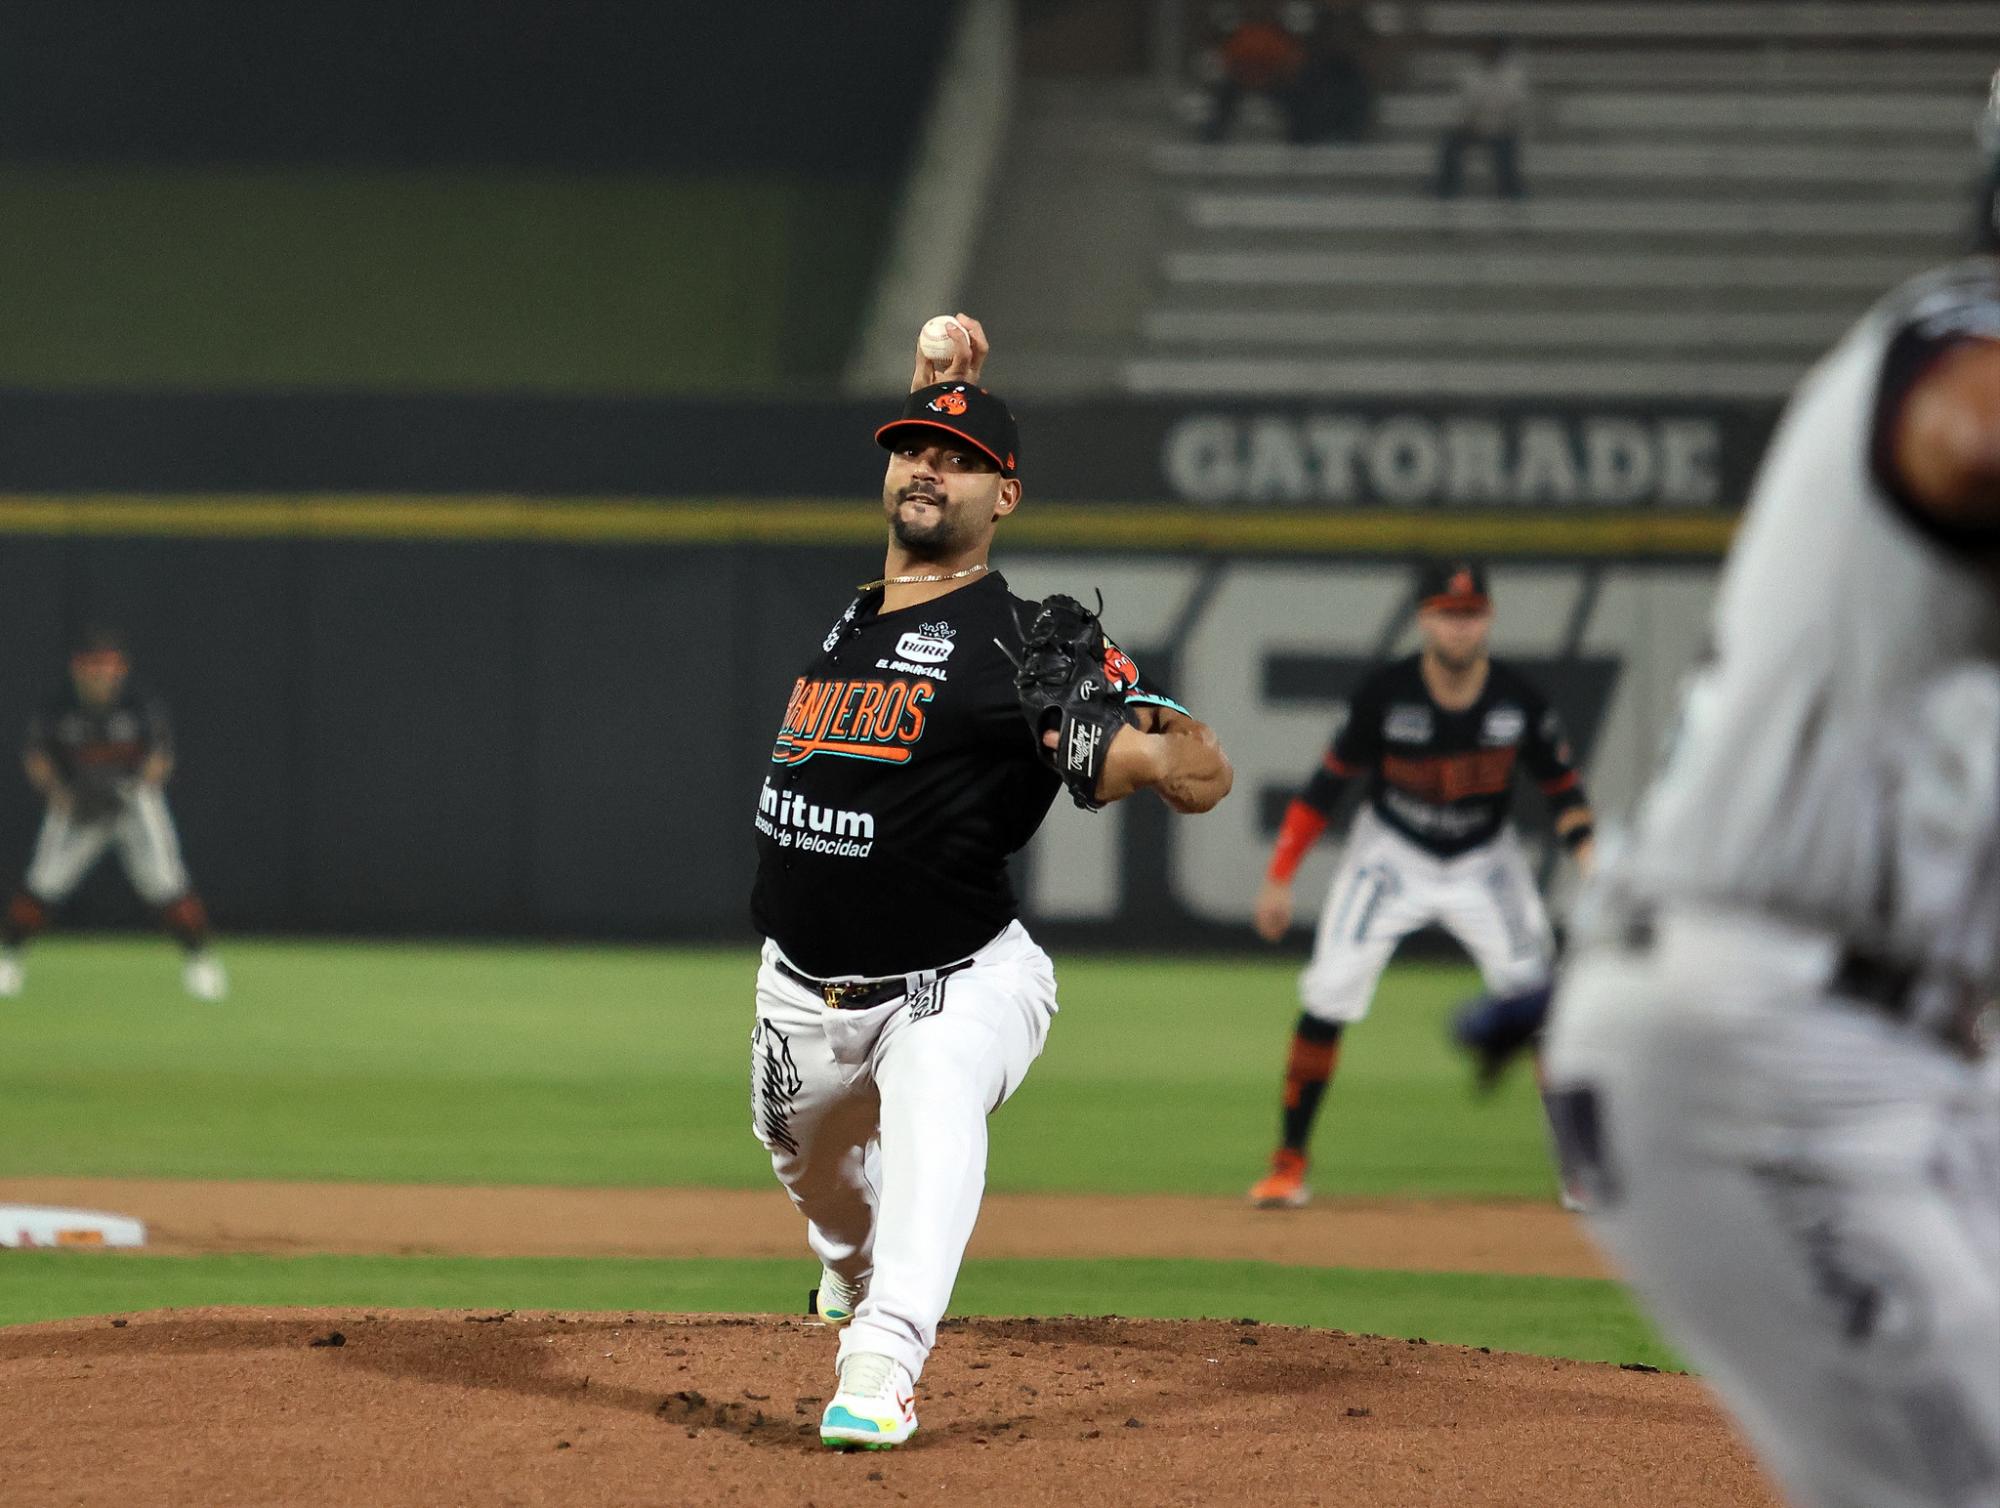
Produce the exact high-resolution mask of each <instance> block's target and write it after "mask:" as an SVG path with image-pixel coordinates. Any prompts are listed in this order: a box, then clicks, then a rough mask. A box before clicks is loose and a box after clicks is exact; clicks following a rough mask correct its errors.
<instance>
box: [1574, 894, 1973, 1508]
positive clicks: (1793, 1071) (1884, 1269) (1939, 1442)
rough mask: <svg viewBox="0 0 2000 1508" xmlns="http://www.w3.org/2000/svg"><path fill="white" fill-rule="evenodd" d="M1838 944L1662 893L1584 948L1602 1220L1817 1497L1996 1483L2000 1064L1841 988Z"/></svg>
mask: <svg viewBox="0 0 2000 1508" xmlns="http://www.w3.org/2000/svg"><path fill="white" fill-rule="evenodd" d="M1839 952H1840V945H1839V943H1838V942H1837V941H1836V940H1834V939H1833V938H1831V937H1829V936H1827V935H1825V934H1822V933H1814V932H1808V931H1801V930H1799V929H1797V928H1794V927H1791V926H1788V925H1786V924H1783V923H1779V922H1777V921H1774V920H1771V919H1769V918H1765V917H1760V916H1758V915H1756V914H1754V913H1736V914H1729V913H1723V912H1712V911H1710V912H1703V911H1691V910H1681V911H1669V912H1666V913H1664V914H1662V915H1661V916H1660V917H1659V919H1658V920H1657V921H1656V922H1655V923H1654V926H1653V933H1652V940H1651V941H1650V943H1649V944H1641V943H1639V942H1637V941H1634V942H1632V943H1618V942H1614V941H1610V940H1605V941H1602V942H1595V943H1593V944H1591V945H1590V946H1588V947H1587V948H1586V949H1585V950H1584V951H1583V952H1582V953H1581V954H1580V955H1579V956H1578V957H1577V958H1576V959H1575V961H1574V962H1573V963H1572V965H1571V966H1570V967H1569V968H1568V969H1567V970H1566V971H1565V979H1564V983H1563V985H1562V988H1561V991H1560V994H1559V996H1558V999H1557V1002H1556V1008H1555V1015H1554V1025H1553V1027H1552V1030H1551V1038H1550V1048H1549V1053H1548V1057H1547V1060H1546V1061H1547V1066H1548V1070H1549V1081H1550V1082H1549V1095H1550V1102H1551V1103H1550V1113H1551V1116H1552V1118H1553V1119H1555V1120H1556V1122H1557V1126H1558V1130H1557V1135H1558V1140H1559V1142H1562V1143H1563V1144H1564V1153H1565V1161H1566V1164H1569V1165H1570V1166H1569V1169H1568V1171H1569V1173H1570V1176H1571V1177H1572V1178H1577V1179H1580V1181H1581V1182H1582V1184H1583V1185H1584V1187H1585V1190H1586V1192H1587V1193H1588V1194H1590V1195H1591V1196H1592V1198H1593V1200H1594V1202H1595V1203H1596V1204H1597V1205H1598V1206H1599V1207H1598V1208H1597V1209H1596V1210H1595V1211H1594V1213H1593V1214H1592V1218H1591V1226H1592V1230H1593V1233H1594V1234H1595V1235H1596V1237H1597V1238H1598V1240H1599V1241H1600V1242H1601V1244H1602V1245H1603V1246H1604V1248H1605V1250H1606V1251H1607V1253H1608V1254H1609V1255H1610V1256H1611V1258H1612V1259H1613V1260H1614V1261H1615V1262H1616V1263H1617V1265H1618V1266H1619V1267H1620V1268H1621V1269H1622V1270H1623V1271H1624V1272H1625V1274H1626V1275H1627V1276H1628V1277H1629V1278H1630V1280H1631V1282H1632V1284H1633V1286H1634V1287H1635V1288H1636V1289H1637V1290H1638V1292H1639V1294H1640V1295H1641V1296H1642V1297H1643V1298H1644V1299H1645V1301H1646V1303H1647V1304H1648V1306H1649V1307H1650V1308H1651V1309H1652V1311H1653V1313H1654V1314H1655V1316H1657V1317H1658V1319H1659V1320H1660V1322H1661V1324H1662V1326H1663V1327H1664V1328H1665V1330H1666V1333H1667V1335H1668V1336H1669V1337H1670V1338H1671V1339H1672V1340H1673V1342H1674V1344H1675V1345H1677V1346H1678V1347H1680V1348H1681V1349H1682V1350H1683V1352H1684V1353H1685V1354H1686V1355H1687V1356H1688V1358H1689V1359H1690V1360H1691V1361H1692V1362H1694V1363H1695V1364H1696V1365H1697V1366H1698V1367H1699V1368H1700V1369H1701V1371H1702V1372H1703V1373H1704V1374H1705V1376H1706V1377H1707V1379H1708V1381H1709V1382H1710V1383H1711V1384H1712V1385H1713V1386H1714V1387H1715V1389H1716V1391H1717V1392H1719V1393H1720V1394H1721V1395H1722V1396H1723V1398H1724V1399H1725V1400H1726V1401H1727V1402H1728V1404H1729V1406H1730V1407H1731V1408H1732V1409H1733V1410H1734V1411H1735V1414H1736V1417H1737V1419H1738V1420H1739V1421H1740V1422H1741V1423H1742V1425H1743V1427H1744V1429H1745V1430H1746V1431H1747V1432H1748V1434H1749V1436H1750V1438H1751V1440H1752V1442H1753V1443H1754V1444H1755V1446H1756V1447H1757V1450H1758V1451H1759V1453H1760V1454H1761V1456H1762V1457H1763V1460H1764V1462H1765V1464H1766V1465H1767V1466H1768V1467H1769V1468H1770V1469H1771V1471H1772V1472H1773V1474H1774V1475H1775V1476H1776V1477H1777V1478H1778V1479H1779V1480H1780V1482H1781V1483H1782V1484H1783V1485H1784V1487H1785V1489H1786V1490H1787V1492H1788V1493H1789V1494H1790V1495H1791V1497H1792V1500H1793V1501H1794V1502H1795V1503H1798V1504H1800V1505H1803V1508H1996V1505H2000V1063H1996V1061H1995V1060H1993V1059H1990V1058H1989V1059H1988V1061H1987V1062H1986V1063H1985V1064H1984V1065H1983V1066H1982V1065H1979V1064H1975V1063H1974V1062H1972V1061H1969V1060H1968V1059H1967V1058H1965V1057H1963V1056H1961V1055H1959V1054H1958V1053H1957V1052H1955V1051H1953V1050H1952V1049H1950V1048H1948V1047H1946V1046H1945V1045H1944V1043H1943V1042H1941V1041H1940V1040H1938V1039H1937V1038H1935V1037H1932V1036H1929V1035H1926V1034H1924V1033H1922V1032H1921V1031H1919V1030H1918V1029H1916V1028H1913V1027H1910V1026H1907V1025H1904V1024H1902V1023H1899V1022H1897V1021H1894V1020H1891V1019H1890V1018H1889V1017H1887V1016H1886V1015H1883V1014H1882V1013H1880V1012H1879V1011H1877V1010H1876V1009H1874V1008H1872V1007H1870V1006H1868V1005H1865V1004H1862V1003H1858V1002H1853V1001H1846V1000H1842V999H1840V998H1838V997H1837V996H1834V995H1833V994H1832V993H1831V992H1830V991H1829V990H1828V988H1827V982H1828V981H1829V980H1830V979H1831V978H1832V977H1833V971H1834V968H1835V965H1836V961H1837V958H1838V956H1839Z"/></svg>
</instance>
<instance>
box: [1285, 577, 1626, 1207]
mask: <svg viewBox="0 0 2000 1508" xmlns="http://www.w3.org/2000/svg"><path fill="white" fill-rule="evenodd" d="M1417 600H1418V607H1417V632H1418V635H1419V637H1420V639H1421V640H1422V643H1423V649H1422V652H1421V653H1419V654H1415V655H1411V656H1409V657H1408V658H1406V659H1401V660H1396V661H1393V662H1391V663H1389V664H1386V665H1383V666H1381V667H1380V668H1379V669H1377V670H1375V671H1374V672H1373V673H1372V674H1370V675H1369V676H1368V677H1367V679H1365V680H1364V681H1363V682H1362V683H1361V686H1360V688H1359V689H1358V690H1357V691H1356V692H1355V694H1354V697H1353V700H1352V701H1351V702H1350V704H1349V707H1348V714H1347V721H1346V723H1345V724H1344V725H1342V727H1341V729H1340V731H1339V733H1338V734H1336V735H1335V737H1334V739H1333V742H1332V745H1331V746H1330V747H1329V748H1328V750H1327V752H1326V756H1325V758H1324V759H1323V760H1322V761H1321V762H1320V766H1319V768H1318V769H1316V770H1314V771H1313V774H1312V778H1311V779H1310V780H1309V781H1308V782H1307V783H1306V787H1305V790H1304V791H1303V792H1301V794H1300V795H1299V796H1298V797H1297V798H1296V799H1295V800H1293V802H1292V804H1291V806H1290V807H1289V808H1287V810H1286V812H1285V818H1284V824H1283V826H1282V828H1281V829H1280V831H1279V833H1278V841H1277V845H1276V847H1275V848H1274V849H1273V851H1272V854H1271V863H1270V868H1269V870H1268V871H1267V873H1266V875H1265V879H1264V885H1263V889H1262V890H1261V891H1260V892H1259V894H1258V897H1257V907H1256V927H1257V932H1258V935H1259V936H1261V937H1263V938H1264V939H1265V940H1266V941H1268V942H1276V941H1278V940H1279V939H1280V938H1282V937H1283V936H1284V935H1285V931H1286V929H1287V928H1288V927H1289V926H1290V925H1291V921H1292V879H1293V876H1294V875H1295V874H1296V873H1297V872H1298V867H1299V864H1300V863H1301V861H1303V860H1304V858H1305V856H1306V853H1307V852H1308V850H1310V849H1311V847H1312V845H1313V844H1314V843H1316V842H1318V841H1319V837H1320V834H1321V833H1323V832H1325V831H1326V826H1327V822H1328V819H1329V818H1330V817H1331V815H1332V813H1333V811H1334V809H1335V807H1336V806H1337V805H1338V804H1339V802H1340V799H1341V797H1342V794H1343V793H1344V792H1345V791H1346V790H1347V788H1348V787H1349V786H1350V785H1352V784H1353V783H1355V782H1357V781H1358V782H1362V783H1363V784H1364V790H1365V800H1364V802H1363V805H1362V807H1361V810H1360V812H1359V813H1358V814H1357V815H1356V816H1355V819H1354V826H1353V828H1352V830H1351V831H1350V833H1349V834H1348V839H1347V848H1346V851H1345V853H1344V854H1343V855H1342V859H1341V865H1340V869H1339V871H1338V873H1337V874H1336V875H1335V877H1334V881H1333V886H1332V888H1331V889H1330V890H1329V891H1328V892H1327V897H1326V906H1325V909H1324V910H1323V911H1322V912H1321V913H1320V919H1319V931H1318V933H1317V934H1316V936H1315V937H1314V940H1313V953H1312V961H1311V963H1310V964H1308V965H1307V967H1306V971H1305V973H1304V974H1303V975H1301V976H1300V979H1299V998H1300V1000H1301V1002H1302V1003H1303V1005H1304V1007H1305V1009H1304V1011H1303V1012H1302V1013H1301V1014H1300V1016H1299V1019H1298V1024H1297V1025H1296V1026H1295V1027H1294V1028H1293V1032H1292V1044H1291V1050H1290V1053H1289V1054H1288V1056H1287V1059H1286V1063H1285V1084H1284V1096H1283V1101H1282V1105H1281V1107H1280V1114H1279V1141H1278V1148H1277V1150H1276V1151H1275V1152H1274V1153H1272V1155H1271V1168H1270V1171H1269V1173H1267V1174H1266V1175H1265V1176H1264V1177H1263V1178H1262V1179H1260V1180H1259V1181H1258V1182H1257V1183H1256V1184H1254V1185H1253V1186H1252V1187H1251V1189H1250V1198H1251V1201H1252V1202H1253V1203H1255V1204H1257V1205H1258V1206H1260V1207H1262V1208H1266V1209H1283V1208H1296V1207H1298V1206H1300V1205H1303V1204H1305V1203H1306V1202H1307V1201H1308V1200H1309V1199H1310V1198H1311V1197H1312V1195H1311V1191H1310V1190H1309V1189H1308V1188H1307V1186H1306V1161H1307V1159H1306V1149H1307V1145H1308V1143H1309V1141H1310V1140H1311V1137H1312V1128H1313V1120H1314V1118H1315V1117H1316V1116H1317V1115H1318V1113H1319V1107H1320V1102H1321V1100H1322V1099H1323V1098H1324V1096H1325V1094H1326V1087H1327V1084H1328V1083H1329V1082H1330V1081H1331V1079H1332V1077H1333V1072H1334V1068H1335V1066H1336V1064H1337V1063H1338V1062H1339V1057H1340V1044H1341V1038H1342V1036H1343V1035H1344V1033H1345V1032H1346V1030H1347V1028H1348V1026H1349V1025H1351V1024H1352V1023H1354V1022H1356V1021H1359V1020H1361V1019H1362V1017H1364V1016H1366V1015H1367V1014H1368V1007H1369V1003H1370V1001H1371V1000H1372V999H1373V998H1374V994H1375V986H1376V985H1377V983H1379V982H1380V980H1381V977H1382V971H1383V969H1385V968H1386V967H1387V966H1388V963H1389V959H1390V956H1391V955H1392V954H1394V953H1395V951H1396V948H1397V945H1398V944H1399V943H1401V942H1402V940H1403V939H1404V938H1406V937H1408V936H1409V935H1410V934H1411V933H1412V932H1415V931H1417V930H1418V929H1419V928H1422V927H1425V926H1429V925H1431V924H1432V923H1436V924H1438V925H1440V926H1442V927H1443V928H1444V929H1445V930H1446V931H1448V932H1450V933H1451V935H1452V936H1453V937H1455V938H1457V939H1458V941H1459V942H1460V943H1461V944H1462V945H1463V946H1464V948H1465V950H1466V951H1467V952H1468V953H1470V954H1471V955H1472V957H1473V960H1474V962H1476V963H1477V964H1478V965H1479V972H1480V974H1481V975H1482V976H1484V978H1485V981H1486V988H1487V989H1488V990H1490V991H1493V992H1495V993H1504V994H1511V993H1514V992H1517V991H1521V990H1526V989H1531V988H1534V987H1536V986H1538V985H1542V984H1545V983H1546V982H1547V979H1548V972H1549V965H1550V960H1551V958H1552V957H1553V936H1552V933H1551V931H1550V927H1549V920H1548V914H1547V912H1546V911H1545V910H1544V909H1543V906H1542V898H1541V895H1540V894H1539V892H1537V890H1536V888H1535V880H1534V876H1533V875H1532V874H1531V873H1530V872H1529V870H1528V862H1527V859H1526V858H1525V856H1524V855H1523V854H1522V851H1521V846H1520V843H1519V841H1518V840H1517V839H1516V838H1515V836H1514V831H1513V829H1512V827H1511V826H1510V825H1509V822H1508V817H1509V813H1510V811H1511V809H1512V806H1513V789H1514V781H1515V774H1516V771H1517V769H1525V770H1526V772H1527V774H1528V775H1529V776H1530V777H1531V778H1532V779H1534V780H1535V781H1536V782H1537V783H1538V784H1539V785H1540V787H1541V789H1542V792H1543V794H1544V795H1545V796H1546V797H1547V798H1548V803H1549V806H1550V809H1551V811H1552V813H1553V815H1554V821H1555V830H1556V836H1557V837H1558V838H1559V839H1560V840H1561V841H1562V843H1563V844H1564V845H1565V846H1566V847H1567V848H1568V849H1569V851H1570V853H1571V855H1572V856H1573V857H1574V858H1575V859H1576V861H1577V863H1578V864H1579V865H1580V866H1583V867H1586V868H1587V867H1588V865H1589V863H1590V857H1591V816H1590V806H1589V804H1588V802H1587V801H1586V800H1585V798H1584V793H1583V784H1582V779H1581V777H1580V775H1579V774H1578V772H1577V768H1576V761H1575V758H1574V756H1573V754H1572V753H1571V750H1570V745H1569V739H1568V737H1567V736H1566V735H1565V734H1564V732H1563V727H1562V720H1561V718H1560V717H1558V716H1557V714H1556V711H1555V709H1554V708H1553V707H1552V706H1550V705H1549V702H1548V699H1547V698H1546V697H1544V696H1543V695H1542V694H1541V692H1540V691H1538V690H1537V689H1536V688H1535V687H1534V686H1532V685H1531V684H1529V682H1528V681H1527V679H1526V678H1525V677H1523V676H1522V675H1521V673H1520V672H1519V671H1517V670H1515V669H1514V668H1513V667H1512V666H1510V665H1508V664H1507V663H1506V662H1505V661H1504V660H1495V659H1493V658H1492V657H1491V655H1490V654H1489V652H1488V648H1487V642H1488V639H1489V637H1490V636H1491V633H1492V628H1493V602H1492V598H1491V596H1490V595H1489V594H1488V592H1487V584H1486V573H1485V572H1484V571H1483V570H1482V569H1481V568H1480V567H1479V566H1477V565H1475V564H1473V563H1471V562H1469V561H1453V562H1444V563H1439V564H1435V565H1432V566H1428V567H1426V568H1425V570H1424V572H1423V575H1422V578H1421V580H1420V581H1419V584H1418V590H1417Z"/></svg>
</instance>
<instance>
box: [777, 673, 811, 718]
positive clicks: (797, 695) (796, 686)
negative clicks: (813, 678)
mask: <svg viewBox="0 0 2000 1508" xmlns="http://www.w3.org/2000/svg"><path fill="white" fill-rule="evenodd" d="M811 684H812V683H811V682H810V681H808V680H807V679H806V678H805V677H804V676H800V677H799V678H798V679H797V680H796V681H794V682H792V696H791V700H790V701H788V702H786V703H785V720H784V722H783V723H781V724H779V727H780V728H781V729H783V730H785V731H790V730H791V729H793V728H796V727H797V726H798V725H799V703H801V702H803V701H804V700H805V697H806V687H807V686H809V685H811Z"/></svg>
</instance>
